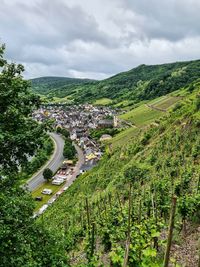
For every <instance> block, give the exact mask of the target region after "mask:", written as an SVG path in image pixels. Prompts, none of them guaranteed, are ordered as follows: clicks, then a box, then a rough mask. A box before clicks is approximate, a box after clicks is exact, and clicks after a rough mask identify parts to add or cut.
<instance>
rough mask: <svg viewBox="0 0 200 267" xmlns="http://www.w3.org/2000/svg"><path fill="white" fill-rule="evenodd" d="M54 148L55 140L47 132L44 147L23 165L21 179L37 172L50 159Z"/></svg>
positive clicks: (44, 137)
mask: <svg viewBox="0 0 200 267" xmlns="http://www.w3.org/2000/svg"><path fill="white" fill-rule="evenodd" d="M53 149H54V145H53V141H52V140H51V138H50V137H49V136H48V135H47V134H45V135H44V136H43V138H42V147H41V148H40V149H39V150H38V151H37V152H36V155H35V156H34V157H33V158H32V159H31V160H30V161H29V162H28V163H27V164H26V165H24V166H23V167H22V171H21V173H20V177H21V179H23V180H24V179H28V178H30V177H31V176H32V175H33V174H34V173H35V172H37V171H38V170H39V169H40V168H41V167H42V166H43V165H44V164H45V162H46V161H47V160H48V159H49V157H50V156H51V154H52V153H53Z"/></svg>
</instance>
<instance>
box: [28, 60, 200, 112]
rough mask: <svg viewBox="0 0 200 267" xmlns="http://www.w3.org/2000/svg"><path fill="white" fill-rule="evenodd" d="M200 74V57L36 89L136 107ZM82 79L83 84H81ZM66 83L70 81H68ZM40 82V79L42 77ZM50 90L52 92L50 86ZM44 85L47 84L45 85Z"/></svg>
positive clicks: (183, 84) (76, 100)
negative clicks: (99, 78) (98, 78)
mask: <svg viewBox="0 0 200 267" xmlns="http://www.w3.org/2000/svg"><path fill="white" fill-rule="evenodd" d="M199 77H200V60H195V61H186V62H175V63H169V64H162V65H151V66H147V65H140V66H138V67H136V68H134V69H131V70H130V71H127V72H122V73H119V74H117V75H115V76H113V77H111V78H109V79H105V80H103V81H88V80H81V81H80V80H79V79H78V80H76V79H75V81H74V79H72V81H73V82H72V83H71V79H70V80H66V79H63V80H61V81H59V83H57V85H56V86H54V83H53V84H52V85H50V84H49V83H48V84H47V86H46V87H45V89H42V90H41V89H40V86H39V87H38V89H37V86H38V85H37V86H36V85H35V82H34V87H33V89H34V90H35V91H37V92H40V93H43V94H44V93H45V94H49V96H50V97H52V96H54V97H61V98H62V97H68V98H70V99H73V100H74V101H75V102H92V103H95V102H96V101H97V104H98V103H99V104H109V105H111V104H112V105H117V106H118V107H126V106H133V105H135V103H137V102H140V101H143V100H150V99H154V98H156V97H159V96H163V95H166V94H168V93H170V92H173V91H176V90H179V89H181V88H182V87H184V86H186V85H189V84H190V83H191V82H193V81H195V80H197V79H198V78H199ZM36 81H37V80H36ZM79 82H80V83H79ZM65 83H66V84H65ZM39 84H40V80H39ZM50 87H51V88H52V89H50V92H48V90H49V89H47V88H50ZM41 88H43V86H41Z"/></svg>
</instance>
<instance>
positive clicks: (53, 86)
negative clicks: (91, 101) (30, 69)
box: [30, 76, 92, 97]
mask: <svg viewBox="0 0 200 267" xmlns="http://www.w3.org/2000/svg"><path fill="white" fill-rule="evenodd" d="M30 81H31V85H32V90H33V91H34V92H36V93H38V94H41V95H49V96H59V97H65V96H66V95H68V94H72V93H73V90H74V89H75V88H76V87H77V85H80V84H87V83H88V82H92V81H91V80H89V79H76V78H67V77H51V76H50V77H40V78H35V79H31V80H30Z"/></svg>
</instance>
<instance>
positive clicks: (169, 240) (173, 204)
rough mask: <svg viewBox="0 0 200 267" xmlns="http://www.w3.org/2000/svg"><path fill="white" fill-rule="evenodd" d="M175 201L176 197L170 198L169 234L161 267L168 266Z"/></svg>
mask: <svg viewBox="0 0 200 267" xmlns="http://www.w3.org/2000/svg"><path fill="white" fill-rule="evenodd" d="M176 200H177V197H176V196H173V198H172V207H171V215H170V223H169V232H168V237H167V247H166V251H165V258H164V265H163V267H168V266H169V259H170V249H171V244H172V237H173V229H174V218H175V212H176Z"/></svg>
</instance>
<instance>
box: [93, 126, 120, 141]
mask: <svg viewBox="0 0 200 267" xmlns="http://www.w3.org/2000/svg"><path fill="white" fill-rule="evenodd" d="M119 132H120V130H119V129H116V128H102V129H91V130H90V136H91V137H92V138H94V139H99V138H100V137H101V136H102V135H103V134H109V135H111V136H112V137H113V136H115V135H116V134H118V133H119Z"/></svg>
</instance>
